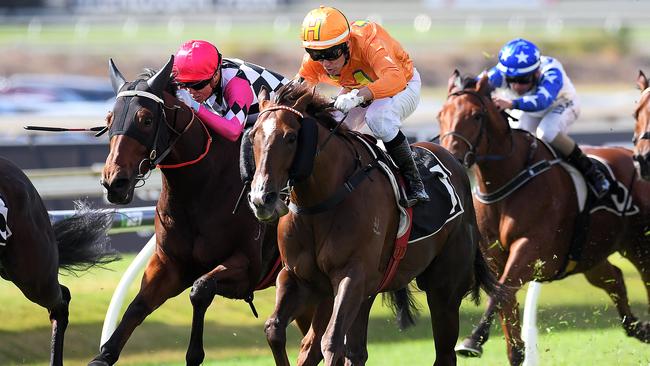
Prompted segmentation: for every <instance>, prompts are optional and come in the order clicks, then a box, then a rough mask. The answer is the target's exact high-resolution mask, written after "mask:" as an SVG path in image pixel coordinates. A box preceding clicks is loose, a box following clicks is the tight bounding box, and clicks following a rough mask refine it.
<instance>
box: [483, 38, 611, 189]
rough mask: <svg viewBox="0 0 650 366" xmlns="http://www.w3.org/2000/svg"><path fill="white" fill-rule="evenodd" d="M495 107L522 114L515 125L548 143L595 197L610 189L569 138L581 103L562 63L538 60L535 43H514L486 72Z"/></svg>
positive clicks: (524, 41) (509, 43) (545, 58)
mask: <svg viewBox="0 0 650 366" xmlns="http://www.w3.org/2000/svg"><path fill="white" fill-rule="evenodd" d="M487 75H488V79H489V83H490V86H492V87H493V88H495V89H496V90H497V93H496V95H495V96H493V100H494V104H496V106H497V108H499V109H501V110H503V109H517V110H521V111H522V112H523V113H522V115H521V117H520V118H519V121H518V125H517V126H516V127H518V128H521V129H524V130H527V131H529V132H531V133H533V134H535V135H536V136H537V137H538V138H540V139H542V140H544V141H546V142H548V143H550V144H551V145H552V146H553V147H554V148H555V149H556V150H558V151H559V152H560V153H561V154H562V155H563V157H564V159H565V160H566V161H567V162H568V163H569V164H571V165H573V166H575V167H576V168H577V169H578V170H579V171H580V172H581V173H582V174H583V175H584V176H585V177H586V178H587V183H588V184H589V185H590V187H591V188H592V190H593V191H594V193H596V195H597V196H598V197H602V196H604V195H605V194H606V193H607V192H608V191H609V188H610V183H609V181H608V180H607V178H606V177H605V175H604V174H603V173H602V172H601V171H600V170H598V169H597V168H596V166H595V165H594V164H593V163H592V161H591V160H590V159H589V158H588V157H587V156H585V154H584V153H583V152H582V150H580V148H579V147H578V145H577V144H576V143H575V142H574V141H573V139H571V138H570V137H569V135H568V134H567V129H568V127H569V126H570V125H571V124H572V123H573V122H574V121H575V120H576V119H577V118H578V116H579V115H580V100H579V98H578V95H577V93H576V90H575V88H574V87H573V84H572V83H571V80H570V79H569V77H568V76H567V74H566V72H565V71H564V68H563V67H562V64H561V63H560V62H559V61H558V60H556V59H554V58H552V57H548V56H541V55H540V52H539V49H538V48H537V46H535V44H533V43H532V42H530V41H527V40H525V39H522V38H517V39H513V40H512V41H510V42H508V43H506V45H505V46H504V47H503V48H502V49H501V51H500V52H499V63H498V64H497V65H496V66H494V67H493V68H492V69H490V70H489V71H488V72H487Z"/></svg>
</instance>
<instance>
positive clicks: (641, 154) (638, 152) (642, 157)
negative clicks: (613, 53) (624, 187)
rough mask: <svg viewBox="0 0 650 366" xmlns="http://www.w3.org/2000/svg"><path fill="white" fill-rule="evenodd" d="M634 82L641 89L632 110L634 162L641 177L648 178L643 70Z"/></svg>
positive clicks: (649, 113)
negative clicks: (634, 120)
mask: <svg viewBox="0 0 650 366" xmlns="http://www.w3.org/2000/svg"><path fill="white" fill-rule="evenodd" d="M636 83H637V85H638V87H639V89H641V98H640V100H639V103H638V105H637V107H636V111H635V112H634V118H635V119H636V124H635V125H634V138H633V139H632V142H634V162H635V165H636V167H637V171H638V172H639V175H640V176H641V178H643V179H645V180H650V103H648V100H650V96H648V94H650V85H649V83H648V78H646V76H645V74H644V73H643V71H640V70H639V76H638V78H637V80H636Z"/></svg>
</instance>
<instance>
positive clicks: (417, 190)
mask: <svg viewBox="0 0 650 366" xmlns="http://www.w3.org/2000/svg"><path fill="white" fill-rule="evenodd" d="M384 145H385V146H386V150H387V151H388V153H389V154H390V156H391V158H393V160H394V161H395V164H397V167H398V168H399V170H400V171H401V172H402V175H403V176H404V178H406V181H407V184H408V188H409V189H407V192H406V198H407V202H406V207H412V206H414V205H416V204H417V203H418V202H427V201H429V195H428V194H427V191H426V190H425V189H424V184H423V183H422V178H420V172H418V168H417V167H416V166H415V161H413V155H412V154H413V152H412V151H411V146H409V143H408V141H407V140H406V136H404V134H403V133H402V131H400V132H399V133H398V134H397V136H396V137H395V138H394V139H392V140H390V141H388V142H387V143H385V144H384Z"/></svg>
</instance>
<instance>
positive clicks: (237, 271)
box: [185, 253, 250, 365]
mask: <svg viewBox="0 0 650 366" xmlns="http://www.w3.org/2000/svg"><path fill="white" fill-rule="evenodd" d="M248 263H249V262H248V260H247V259H246V257H245V255H243V254H242V253H238V254H235V255H233V256H231V257H230V258H228V259H227V260H226V261H224V262H223V263H222V264H220V265H218V266H217V267H216V268H215V269H213V270H212V271H210V272H208V273H206V274H204V275H203V276H201V277H199V278H198V279H197V280H196V281H194V284H193V285H192V290H191V291H190V302H191V303H192V330H191V335H190V343H189V345H188V347H187V353H186V354H185V362H186V364H187V365H200V364H201V363H202V362H203V359H204V358H205V350H204V349H203V328H204V325H205V312H206V311H207V310H208V307H209V306H210V304H211V303H212V300H214V296H215V295H216V294H217V293H220V294H226V295H228V296H230V297H242V296H244V295H245V293H246V291H248V289H249V287H250V286H249V283H250V281H249V280H248Z"/></svg>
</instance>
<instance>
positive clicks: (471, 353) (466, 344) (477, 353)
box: [454, 338, 483, 357]
mask: <svg viewBox="0 0 650 366" xmlns="http://www.w3.org/2000/svg"><path fill="white" fill-rule="evenodd" d="M454 351H456V354H457V355H459V356H462V357H481V355H483V347H482V346H481V345H480V344H478V342H475V341H474V340H473V339H471V338H465V340H463V342H462V343H461V344H459V345H457V346H456V348H454Z"/></svg>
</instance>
